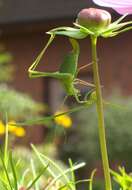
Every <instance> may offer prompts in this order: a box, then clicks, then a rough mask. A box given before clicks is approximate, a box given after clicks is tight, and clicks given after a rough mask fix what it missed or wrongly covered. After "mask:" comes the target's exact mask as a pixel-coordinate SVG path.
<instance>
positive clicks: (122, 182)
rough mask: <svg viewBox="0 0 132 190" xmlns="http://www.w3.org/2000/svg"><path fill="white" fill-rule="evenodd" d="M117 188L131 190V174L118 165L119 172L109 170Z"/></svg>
mask: <svg viewBox="0 0 132 190" xmlns="http://www.w3.org/2000/svg"><path fill="white" fill-rule="evenodd" d="M111 174H112V176H113V177H114V180H115V182H116V184H117V185H118V189H122V190H132V174H131V173H130V174H127V173H126V171H125V168H124V167H119V173H118V172H115V171H113V170H111Z"/></svg>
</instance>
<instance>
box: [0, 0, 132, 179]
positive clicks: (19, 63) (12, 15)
mask: <svg viewBox="0 0 132 190" xmlns="http://www.w3.org/2000/svg"><path fill="white" fill-rule="evenodd" d="M86 7H87V8H88V7H96V6H95V5H94V4H93V3H92V1H91V0H81V1H80V0H78V1H77V0H69V1H68V0H67V1H64V0H54V1H53V0H28V1H27V0H23V1H20V0H0V40H1V41H0V78H1V79H0V96H1V100H0V104H1V105H0V109H1V117H2V114H3V113H4V112H6V111H7V110H8V115H9V118H10V120H15V121H19V120H22V119H25V118H27V117H28V118H29V117H35V116H36V115H39V114H41V115H42V114H44V113H45V114H47V113H50V112H51V113H53V112H55V111H57V109H58V107H59V105H60V104H61V102H62V101H63V99H64V96H65V94H64V91H63V89H62V88H61V86H60V85H59V83H58V82H57V81H56V80H53V79H51V78H46V79H45V78H37V79H29V77H28V73H27V70H28V68H29V66H30V65H31V64H32V62H33V61H34V60H35V58H36V56H37V55H38V54H39V52H40V51H41V50H42V48H43V47H44V45H45V44H46V42H47V40H48V38H49V36H48V35H47V34H45V32H47V31H48V30H50V29H52V28H54V27H58V26H72V23H73V22H74V21H75V19H76V15H77V14H78V12H79V11H80V10H81V9H82V8H86ZM109 11H110V12H111V14H112V18H113V20H115V19H117V18H119V16H120V15H118V14H116V13H115V12H114V11H113V10H111V9H109ZM131 18H132V17H128V18H127V19H131ZM79 43H80V47H81V54H80V58H79V65H80V66H81V65H85V64H87V63H89V62H91V47H90V40H89V39H85V40H80V42H79ZM69 50H70V46H69V43H68V40H67V39H66V38H64V37H57V38H56V39H55V41H54V42H53V44H52V45H51V47H50V48H49V50H48V52H47V54H46V55H45V58H44V60H43V61H42V62H41V64H40V67H39V69H40V70H43V71H51V72H52V71H55V70H57V69H58V66H59V64H60V63H61V61H62V60H63V57H64V55H65V53H66V52H67V51H69ZM98 57H99V62H100V64H99V67H100V74H101V83H102V85H103V86H104V87H103V91H104V95H105V96H106V97H107V98H108V99H110V101H111V102H114V103H115V102H117V103H119V104H120V105H125V106H126V107H127V111H126V110H124V109H122V108H121V109H116V108H113V107H112V106H110V107H109V106H108V107H106V112H105V118H106V131H107V139H108V150H109V156H110V162H111V167H115V166H117V165H118V164H120V165H125V166H126V168H127V169H128V170H130V169H131V167H132V164H131V157H132V156H131V155H132V129H131V126H132V85H131V81H132V34H131V31H129V32H127V33H124V34H121V35H120V36H118V37H114V38H109V39H100V40H99V44H98ZM80 78H81V79H83V80H86V81H92V71H91V68H88V69H85V70H82V71H81V72H80ZM81 88H82V91H85V90H87V88H86V87H81ZM14 97H15V98H14ZM69 104H70V103H69ZM72 117H73V118H72V119H73V123H74V124H73V126H71V127H70V128H68V129H64V128H63V127H58V128H56V127H53V128H54V129H53V130H50V129H48V128H47V127H42V126H39V127H38V126H36V127H35V126H34V127H28V128H27V129H26V130H27V135H26V137H24V139H23V140H22V142H24V144H28V143H29V142H33V143H38V144H40V143H44V145H43V148H44V147H45V144H46V143H47V142H48V143H49V142H50V143H52V145H51V146H49V147H50V148H51V147H52V148H51V149H50V150H51V152H52V151H53V152H54V151H55V152H57V153H56V154H55V155H56V156H57V158H59V159H61V160H62V161H65V162H66V161H67V159H68V158H69V157H70V158H72V159H73V161H74V162H78V161H82V160H83V161H86V162H87V167H86V168H85V169H84V170H82V171H80V174H79V175H81V176H87V175H88V174H89V173H90V172H91V169H93V168H95V167H97V168H99V172H98V176H102V172H101V169H100V168H101V162H100V151H99V144H98V134H97V119H96V114H95V108H92V109H90V110H83V111H81V112H79V113H76V114H73V115H72ZM75 147H76V148H75ZM48 150H49V149H48ZM53 152H52V153H53Z"/></svg>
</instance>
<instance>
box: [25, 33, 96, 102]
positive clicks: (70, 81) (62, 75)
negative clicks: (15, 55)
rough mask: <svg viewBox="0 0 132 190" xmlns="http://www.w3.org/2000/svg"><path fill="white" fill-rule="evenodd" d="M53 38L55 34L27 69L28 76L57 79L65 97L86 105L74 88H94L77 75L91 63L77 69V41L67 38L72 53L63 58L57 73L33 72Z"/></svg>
mask: <svg viewBox="0 0 132 190" xmlns="http://www.w3.org/2000/svg"><path fill="white" fill-rule="evenodd" d="M54 38H55V34H51V36H50V38H49V40H48V42H47V44H46V46H45V47H44V48H43V50H42V51H41V53H40V54H39V55H38V57H37V59H36V60H35V61H34V62H33V64H32V65H31V66H30V68H29V69H28V72H29V76H30V77H31V78H37V77H51V78H54V79H57V80H59V81H60V82H61V84H62V86H63V87H64V89H65V92H66V94H67V96H73V97H75V99H76V101H77V102H78V103H86V102H87V100H80V96H81V93H80V90H79V89H77V88H76V85H77V84H82V85H85V86H90V87H92V88H94V84H91V83H88V82H86V81H83V80H80V79H78V78H77V75H78V73H79V71H80V70H81V69H83V68H85V67H87V66H89V65H91V64H92V63H90V64H88V65H84V66H83V67H81V68H79V69H78V57H79V53H80V49H79V44H78V42H77V40H75V39H73V38H69V41H70V44H71V46H72V51H71V52H69V53H68V54H67V55H66V56H65V58H64V61H63V62H62V64H61V65H60V68H59V71H56V72H41V71H37V70H35V69H36V67H37V65H38V64H39V62H40V61H41V59H42V57H43V55H44V54H45V52H46V50H47V48H48V47H49V45H50V44H51V43H52V41H53V40H54Z"/></svg>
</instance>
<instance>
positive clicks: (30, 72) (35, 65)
mask: <svg viewBox="0 0 132 190" xmlns="http://www.w3.org/2000/svg"><path fill="white" fill-rule="evenodd" d="M54 38H55V35H54V34H52V35H51V36H50V38H49V40H48V42H47V44H46V46H45V47H44V48H43V50H42V51H41V53H40V54H39V55H38V57H37V58H36V60H35V61H34V62H33V64H32V65H31V66H30V67H29V69H28V72H29V76H32V75H35V76H36V75H39V72H37V71H35V68H36V67H37V65H38V64H39V62H40V60H41V59H42V57H43V55H44V53H45V52H46V50H47V48H48V46H49V45H50V44H51V42H52V41H53V39H54ZM40 73H41V72H40Z"/></svg>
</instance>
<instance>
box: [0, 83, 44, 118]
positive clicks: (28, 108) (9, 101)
mask: <svg viewBox="0 0 132 190" xmlns="http://www.w3.org/2000/svg"><path fill="white" fill-rule="evenodd" d="M45 108H46V107H45V106H44V105H42V104H41V103H37V102H36V101H34V100H33V99H32V98H31V97H30V96H29V95H27V94H24V93H20V92H17V91H15V90H13V89H12V88H9V87H8V86H6V85H0V115H1V117H2V116H3V114H4V113H7V115H8V119H9V120H11V119H13V120H15V121H18V120H21V119H26V118H28V119H29V118H30V117H33V116H34V115H35V114H38V113H39V112H41V111H44V110H45Z"/></svg>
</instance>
